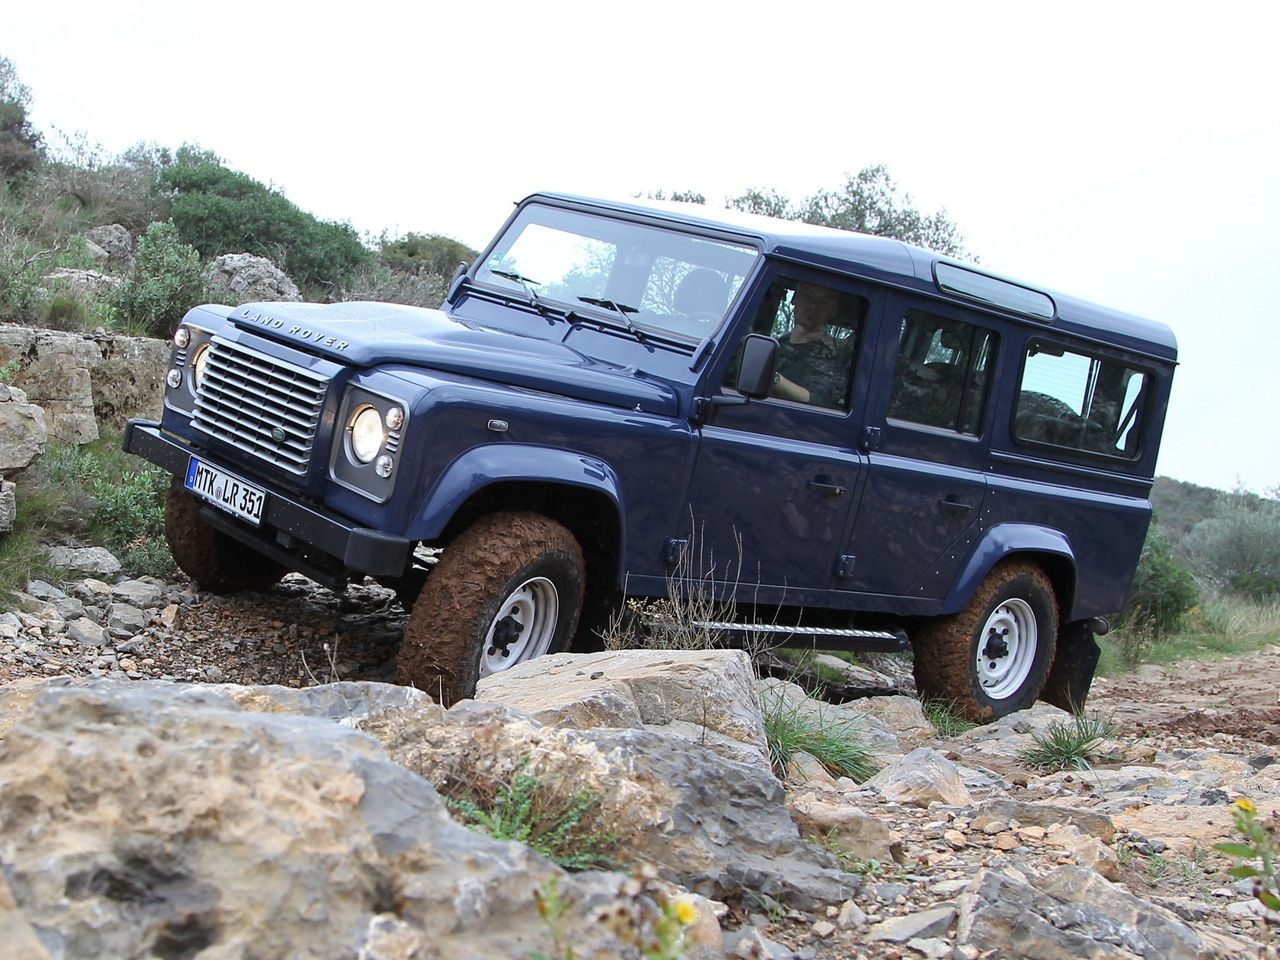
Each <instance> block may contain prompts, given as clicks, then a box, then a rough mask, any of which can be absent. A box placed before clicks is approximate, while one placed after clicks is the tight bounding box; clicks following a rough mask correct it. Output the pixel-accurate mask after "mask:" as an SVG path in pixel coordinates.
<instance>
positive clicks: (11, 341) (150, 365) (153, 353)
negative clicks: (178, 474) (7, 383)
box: [0, 326, 169, 444]
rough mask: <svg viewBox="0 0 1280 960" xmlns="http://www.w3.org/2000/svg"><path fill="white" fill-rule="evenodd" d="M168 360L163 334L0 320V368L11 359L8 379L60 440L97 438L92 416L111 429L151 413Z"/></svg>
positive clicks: (155, 413)
mask: <svg viewBox="0 0 1280 960" xmlns="http://www.w3.org/2000/svg"><path fill="white" fill-rule="evenodd" d="M168 362H169V346H168V344H167V343H165V342H164V341H163V340H154V339H151V338H149V337H125V336H118V335H109V334H101V335H95V336H82V335H80V334H72V333H62V332H58V331H53V330H37V329H32V328H29V327H10V326H0V366H4V365H6V364H16V366H17V372H16V373H15V374H14V375H13V382H14V383H15V384H16V385H17V386H19V387H21V388H22V389H23V390H24V391H25V392H26V394H27V396H28V397H29V399H30V401H31V403H34V404H37V405H39V406H40V407H41V408H42V409H43V410H44V414H45V419H46V422H47V427H48V434H49V436H50V437H52V438H54V439H57V440H60V441H62V442H64V443H72V444H81V443H89V442H91V441H93V440H96V439H98V424H99V423H100V422H101V423H103V424H105V425H109V426H112V427H114V428H117V429H118V428H120V427H122V426H123V425H124V422H125V420H127V419H128V418H129V417H139V416H141V417H152V418H158V417H159V416H160V409H161V403H162V398H163V395H164V386H163V384H164V375H165V371H166V369H167V367H168Z"/></svg>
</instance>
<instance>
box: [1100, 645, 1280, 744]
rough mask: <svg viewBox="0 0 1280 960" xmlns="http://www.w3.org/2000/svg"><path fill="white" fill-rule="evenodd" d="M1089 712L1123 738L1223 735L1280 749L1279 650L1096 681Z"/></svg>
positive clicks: (1143, 670)
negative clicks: (1111, 723)
mask: <svg viewBox="0 0 1280 960" xmlns="http://www.w3.org/2000/svg"><path fill="white" fill-rule="evenodd" d="M1089 706H1090V707H1091V708H1095V709H1099V710H1102V711H1104V712H1107V713H1113V714H1114V716H1115V720H1116V722H1117V723H1119V724H1120V725H1121V729H1122V730H1124V731H1125V732H1126V733H1135V734H1139V735H1141V734H1143V733H1150V734H1163V733H1175V734H1184V735H1189V736H1200V737H1203V736H1211V735H1213V734H1215V733H1225V734H1233V735H1235V736H1240V737H1247V738H1249V739H1251V740H1255V741H1257V742H1259V743H1265V744H1275V745H1280V646H1272V647H1267V648H1265V649H1263V650H1259V651H1257V652H1256V653H1250V654H1245V655H1243V656H1239V657H1231V658H1228V659H1222V660H1184V661H1181V662H1179V663H1175V664H1169V665H1167V666H1156V665H1150V664H1149V665H1147V666H1144V667H1141V668H1139V669H1138V670H1137V671H1136V672H1134V673H1132V674H1129V675H1126V676H1124V677H1120V678H1117V679H1114V680H1101V679H1100V680H1098V681H1096V682H1095V684H1094V688H1093V693H1092V696H1091V697H1090V698H1089Z"/></svg>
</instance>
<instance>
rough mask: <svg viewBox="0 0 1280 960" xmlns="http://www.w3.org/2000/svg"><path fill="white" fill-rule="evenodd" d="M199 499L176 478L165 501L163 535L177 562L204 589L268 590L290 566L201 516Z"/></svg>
mask: <svg viewBox="0 0 1280 960" xmlns="http://www.w3.org/2000/svg"><path fill="white" fill-rule="evenodd" d="M200 506H201V504H200V501H199V500H197V499H196V498H195V497H193V496H192V495H191V494H189V493H187V492H186V491H185V490H183V489H182V488H181V487H180V486H178V484H177V481H175V482H174V483H173V485H172V486H170V487H169V491H168V493H167V494H166V495H165V501H164V538H165V540H166V541H168V543H169V552H170V553H172V554H173V559H174V562H175V563H177V564H178V568H179V569H180V570H181V571H182V572H183V573H185V574H186V575H187V576H188V577H190V578H191V579H192V580H194V581H195V582H196V583H198V584H199V585H200V586H201V587H202V588H203V589H205V590H212V591H214V592H215V593H234V592H236V591H237V590H265V589H267V588H268V587H270V586H271V585H272V584H273V583H275V582H276V581H278V580H279V579H280V578H281V577H283V576H284V575H285V573H286V572H287V569H286V568H285V567H283V566H281V565H280V564H279V563H276V561H274V560H272V559H270V558H269V557H264V556H263V555H262V554H260V553H258V552H257V551H256V550H254V549H252V548H250V547H247V546H245V545H244V544H243V543H241V542H240V541H239V540H233V539H231V538H230V537H228V536H227V535H226V534H225V533H223V532H222V531H221V530H215V529H213V527H211V526H209V525H208V524H207V523H205V522H204V521H203V520H201V519H200V516H199V514H200Z"/></svg>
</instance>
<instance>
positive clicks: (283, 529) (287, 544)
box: [124, 420, 413, 582]
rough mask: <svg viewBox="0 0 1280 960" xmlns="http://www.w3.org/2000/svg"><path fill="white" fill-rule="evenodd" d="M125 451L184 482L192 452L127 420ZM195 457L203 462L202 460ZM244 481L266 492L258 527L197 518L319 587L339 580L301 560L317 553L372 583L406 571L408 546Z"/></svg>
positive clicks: (212, 513) (217, 515) (147, 425)
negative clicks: (366, 576) (317, 581)
mask: <svg viewBox="0 0 1280 960" xmlns="http://www.w3.org/2000/svg"><path fill="white" fill-rule="evenodd" d="M124 449H125V452H127V453H132V454H135V455H136V456H139V457H142V459H144V460H149V461H151V462H152V463H154V464H156V465H157V466H158V467H161V468H163V469H164V470H167V471H168V472H169V473H172V474H173V475H174V476H177V477H183V476H186V472H187V463H188V461H189V460H190V458H191V455H192V453H193V452H194V451H193V450H191V449H190V448H189V447H188V446H187V445H186V444H185V443H184V442H183V441H182V440H180V439H178V438H176V437H173V436H170V435H167V434H164V433H162V432H161V430H160V424H159V423H157V422H156V421H154V420H130V421H129V422H128V423H127V424H125V428H124ZM200 456H201V458H202V459H205V458H204V455H203V454H201V455H200ZM210 462H213V461H210ZM215 465H217V464H215ZM232 472H233V473H237V472H241V471H236V470H234V469H233V470H232ZM245 479H246V480H251V481H252V482H253V483H255V484H257V485H258V486H260V487H262V488H263V489H265V490H266V491H267V494H268V496H267V502H266V504H265V506H264V507H263V511H262V526H261V527H252V526H250V525H248V524H246V523H243V522H242V521H240V520H237V519H236V518H234V517H232V516H231V515H229V514H226V513H223V512H222V511H220V510H218V509H216V508H215V507H212V506H210V507H207V508H206V509H205V510H203V511H202V512H201V518H202V519H204V520H207V521H208V522H209V523H210V524H211V525H213V526H215V527H217V528H218V529H219V530H221V531H223V532H224V533H226V534H227V535H228V536H231V537H234V538H235V539H237V540H239V541H241V542H243V543H246V544H248V545H249V546H251V547H253V548H255V549H256V550H259V551H260V552H262V553H264V554H266V555H267V556H269V557H273V558H274V559H276V560H279V561H280V562H281V563H284V564H285V565H286V566H289V567H292V568H293V569H295V570H299V571H301V572H302V573H304V574H306V575H307V576H312V577H315V578H316V579H320V580H321V581H322V582H326V581H329V582H331V581H334V580H338V579H341V576H335V575H334V573H332V572H326V571H325V570H324V569H323V567H325V566H331V565H332V564H325V565H317V564H315V563H314V562H311V561H308V560H307V559H306V557H305V556H304V554H309V553H310V552H311V551H320V552H321V553H322V554H324V555H325V556H327V557H328V558H330V559H331V560H332V561H335V562H336V563H337V564H338V565H340V566H341V568H342V571H343V572H356V573H363V574H369V575H370V576H375V577H377V576H383V577H397V576H401V575H402V574H403V573H404V572H405V570H406V569H407V568H408V565H409V559H410V557H411V556H412V554H413V543H412V541H410V540H406V539H405V538H404V537H396V536H392V535H390V534H386V533H383V532H382V531H380V530H373V529H370V528H368V527H358V526H355V525H353V524H351V523H348V522H347V521H346V520H344V519H342V518H341V517H339V516H337V515H336V514H333V513H330V512H328V511H325V510H322V509H316V508H314V507H310V506H307V505H306V504H303V503H300V502H298V501H297V500H294V499H292V498H291V497H290V496H289V495H288V494H286V493H282V492H281V491H280V490H279V489H277V488H276V487H274V486H273V485H271V484H269V483H263V482H262V480H261V479H259V478H258V477H246V478H245ZM306 548H310V550H308V549H306ZM317 574H319V576H317Z"/></svg>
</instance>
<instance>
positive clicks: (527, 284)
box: [489, 268, 547, 317]
mask: <svg viewBox="0 0 1280 960" xmlns="http://www.w3.org/2000/svg"><path fill="white" fill-rule="evenodd" d="M489 272H490V273H492V274H493V275H494V276H495V277H502V279H504V280H513V281H515V282H516V283H518V284H520V286H522V287H524V292H525V293H527V294H529V306H531V307H533V308H534V309H535V310H537V311H538V312H539V313H540V314H542V315H543V316H544V317H545V316H546V315H547V309H546V306H545V305H544V304H543V302H542V298H541V297H539V296H538V291H537V290H535V289H533V288H534V287H535V286H537V287H540V286H542V284H540V283H539V282H538V281H537V280H533V279H530V278H529V277H522V276H521V275H520V274H518V273H513V272H511V271H509V270H494V269H492V268H490V270H489Z"/></svg>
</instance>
